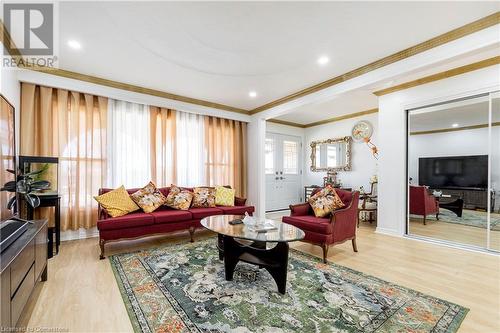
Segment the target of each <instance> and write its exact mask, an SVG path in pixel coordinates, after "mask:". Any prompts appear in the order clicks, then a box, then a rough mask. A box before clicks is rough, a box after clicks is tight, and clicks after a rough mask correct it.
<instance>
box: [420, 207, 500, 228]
mask: <svg viewBox="0 0 500 333" xmlns="http://www.w3.org/2000/svg"><path fill="white" fill-rule="evenodd" d="M410 216H411V217H412V219H413V220H414V221H421V220H422V216H419V215H410ZM427 220H428V221H436V222H438V223H439V222H446V223H455V224H461V225H467V226H471V227H476V228H483V229H486V226H487V225H488V220H487V213H486V212H481V211H476V210H470V209H464V210H463V212H462V217H458V216H457V214H455V213H453V212H452V211H449V210H447V209H444V208H441V209H439V221H437V220H436V216H435V215H429V216H427ZM490 228H491V230H494V231H500V214H496V213H492V214H491V218H490Z"/></svg>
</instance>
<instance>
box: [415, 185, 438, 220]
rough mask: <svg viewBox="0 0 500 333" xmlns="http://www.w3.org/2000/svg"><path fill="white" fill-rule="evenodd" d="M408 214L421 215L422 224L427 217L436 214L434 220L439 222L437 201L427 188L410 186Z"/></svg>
mask: <svg viewBox="0 0 500 333" xmlns="http://www.w3.org/2000/svg"><path fill="white" fill-rule="evenodd" d="M410 214H414V215H422V216H423V217H424V224H426V218H427V215H431V214H436V220H439V201H438V199H437V198H436V197H435V196H433V195H432V194H430V193H429V192H428V190H427V187H425V186H413V185H410Z"/></svg>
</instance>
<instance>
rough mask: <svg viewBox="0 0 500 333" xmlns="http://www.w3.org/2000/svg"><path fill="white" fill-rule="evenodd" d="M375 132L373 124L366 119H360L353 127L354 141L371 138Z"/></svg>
mask: <svg viewBox="0 0 500 333" xmlns="http://www.w3.org/2000/svg"><path fill="white" fill-rule="evenodd" d="M372 134H373V126H372V124H370V123H369V122H368V121H366V120H361V121H358V122H357V123H356V124H354V126H353V127H352V138H353V139H354V141H358V142H360V141H364V140H366V139H370V138H371V136H372Z"/></svg>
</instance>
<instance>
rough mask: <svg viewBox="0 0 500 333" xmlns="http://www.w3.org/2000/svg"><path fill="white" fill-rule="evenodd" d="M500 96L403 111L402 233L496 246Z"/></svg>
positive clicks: (499, 239) (499, 240)
mask: <svg viewBox="0 0 500 333" xmlns="http://www.w3.org/2000/svg"><path fill="white" fill-rule="evenodd" d="M499 107H500V100H499V93H498V92H496V93H491V94H490V93H488V94H482V95H478V96H473V97H470V98H464V99H460V100H453V101H450V102H446V103H441V104H436V105H431V106H427V107H422V108H418V109H412V110H408V149H407V166H408V167H407V173H408V221H407V233H408V234H409V235H412V236H416V237H424V238H431V239H436V240H440V241H444V242H451V243H455V244H460V245H465V246H469V247H475V248H481V249H485V248H487V249H491V250H497V251H499V250H500V214H499V205H500V202H499V201H500V199H498V195H499V190H500V108H499Z"/></svg>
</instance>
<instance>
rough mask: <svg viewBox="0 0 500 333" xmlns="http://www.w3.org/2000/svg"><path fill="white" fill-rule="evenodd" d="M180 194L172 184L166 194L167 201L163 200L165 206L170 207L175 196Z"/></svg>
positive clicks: (179, 190)
mask: <svg viewBox="0 0 500 333" xmlns="http://www.w3.org/2000/svg"><path fill="white" fill-rule="evenodd" d="M179 193H181V189H180V188H179V187H177V186H175V185H174V184H171V185H170V191H169V192H168V194H167V200H165V205H166V206H169V207H172V205H173V204H174V201H175V196H176V195H177V194H179Z"/></svg>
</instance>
